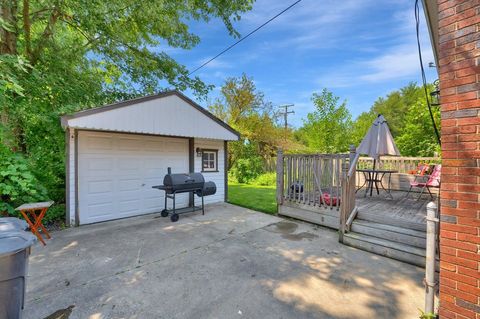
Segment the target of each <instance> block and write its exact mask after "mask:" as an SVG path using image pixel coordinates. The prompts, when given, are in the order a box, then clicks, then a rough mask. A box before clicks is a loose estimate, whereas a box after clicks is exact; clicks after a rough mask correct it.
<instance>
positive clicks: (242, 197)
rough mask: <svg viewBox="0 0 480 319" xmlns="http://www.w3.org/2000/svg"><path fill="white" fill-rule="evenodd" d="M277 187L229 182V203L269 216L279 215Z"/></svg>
mask: <svg viewBox="0 0 480 319" xmlns="http://www.w3.org/2000/svg"><path fill="white" fill-rule="evenodd" d="M275 196H276V194H275V186H258V185H248V184H240V183H232V182H229V185H228V202H229V203H231V204H234V205H238V206H242V207H246V208H250V209H253V210H256V211H259V212H264V213H268V214H276V213H277V202H276V198H275Z"/></svg>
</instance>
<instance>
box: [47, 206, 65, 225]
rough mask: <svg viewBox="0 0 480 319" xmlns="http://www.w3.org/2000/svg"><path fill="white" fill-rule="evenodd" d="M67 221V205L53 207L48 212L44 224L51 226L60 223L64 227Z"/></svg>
mask: <svg viewBox="0 0 480 319" xmlns="http://www.w3.org/2000/svg"><path fill="white" fill-rule="evenodd" d="M64 221H65V204H58V205H56V204H55V205H53V206H52V207H50V208H49V209H48V210H47V213H46V214H45V217H44V218H43V222H44V223H45V224H51V223H54V222H60V223H61V224H62V225H63V222H64Z"/></svg>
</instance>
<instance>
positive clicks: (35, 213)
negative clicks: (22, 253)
mask: <svg viewBox="0 0 480 319" xmlns="http://www.w3.org/2000/svg"><path fill="white" fill-rule="evenodd" d="M52 205H53V202H52V201H49V202H38V203H29V204H23V205H21V206H18V207H17V208H15V210H18V211H20V213H21V214H22V216H23V218H25V221H26V222H27V223H28V225H29V226H30V230H31V232H32V233H33V234H35V236H37V238H38V240H40V242H41V243H42V244H43V245H46V243H45V241H44V240H43V237H42V235H41V234H40V232H39V229H41V230H42V232H43V233H44V234H45V236H46V237H47V238H48V239H50V238H52V237H51V236H50V234H49V233H48V231H47V229H46V228H45V226H43V224H42V220H43V217H45V214H46V212H47V210H48V208H50V206H52ZM32 219H33V221H32Z"/></svg>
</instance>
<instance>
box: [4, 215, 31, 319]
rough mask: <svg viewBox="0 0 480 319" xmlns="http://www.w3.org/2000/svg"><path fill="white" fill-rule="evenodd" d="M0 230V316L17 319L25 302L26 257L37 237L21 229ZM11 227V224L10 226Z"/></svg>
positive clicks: (20, 316) (17, 225) (20, 315)
mask: <svg viewBox="0 0 480 319" xmlns="http://www.w3.org/2000/svg"><path fill="white" fill-rule="evenodd" d="M14 224H15V223H14ZM19 226H21V223H20V224H18V223H17V224H16V227H18V228H17V230H11V231H2V232H0V318H2V319H3V318H6V319H19V318H22V311H23V307H24V302H25V287H26V276H27V269H28V257H29V255H30V249H31V246H32V245H33V244H34V243H35V241H36V240H37V238H36V237H35V236H34V235H33V234H32V233H30V232H25V231H24V230H22V227H19ZM10 227H12V226H10Z"/></svg>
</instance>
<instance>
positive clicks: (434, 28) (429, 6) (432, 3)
mask: <svg viewBox="0 0 480 319" xmlns="http://www.w3.org/2000/svg"><path fill="white" fill-rule="evenodd" d="M422 5H423V12H424V13H425V19H426V21H427V27H428V33H429V35H430V41H431V43H432V49H433V56H434V58H435V65H437V72H438V54H439V50H440V48H439V43H438V41H439V35H438V6H437V1H436V0H422Z"/></svg>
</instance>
